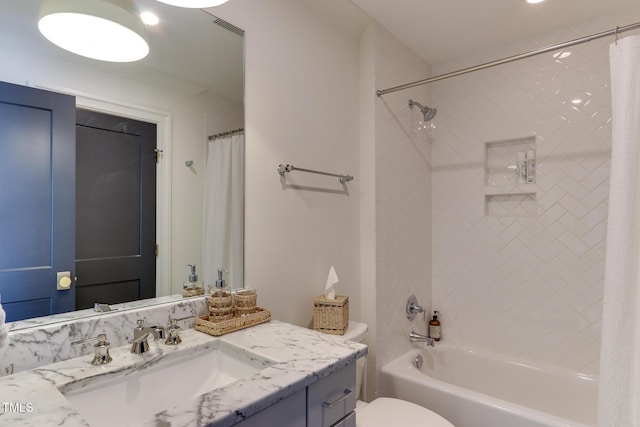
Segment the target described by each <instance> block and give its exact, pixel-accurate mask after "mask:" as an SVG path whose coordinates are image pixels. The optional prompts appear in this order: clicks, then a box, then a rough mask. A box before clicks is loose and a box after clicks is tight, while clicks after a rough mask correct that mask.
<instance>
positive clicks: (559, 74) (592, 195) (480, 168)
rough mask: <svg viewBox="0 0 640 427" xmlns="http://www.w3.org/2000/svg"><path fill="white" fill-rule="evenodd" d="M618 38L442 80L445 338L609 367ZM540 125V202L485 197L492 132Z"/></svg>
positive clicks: (437, 132)
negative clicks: (606, 344) (604, 316)
mask: <svg viewBox="0 0 640 427" xmlns="http://www.w3.org/2000/svg"><path fill="white" fill-rule="evenodd" d="M635 17H636V18H637V15H636V16H635ZM623 18H624V19H622V18H621V17H606V18H602V19H601V20H600V21H599V22H595V23H593V22H589V23H587V24H584V25H582V26H578V27H576V28H572V29H565V30H563V31H560V32H556V33H554V34H549V35H548V36H546V37H541V38H536V39H532V40H527V41H526V42H522V43H514V44H512V45H508V46H506V47H505V48H504V50H500V51H492V52H488V53H486V52H485V53H483V54H478V55H475V56H474V57H472V58H467V59H466V60H465V61H464V63H462V62H457V63H450V64H445V65H444V66H441V67H436V68H435V70H434V72H435V74H440V73H442V72H446V71H449V70H451V69H457V68H463V67H465V66H470V65H474V64H477V63H482V62H487V61H489V60H492V59H496V58H498V57H503V56H507V55H510V54H513V53H516V52H521V51H526V50H531V49H534V48H537V47H540V46H546V45H550V44H553V43H557V42H559V41H564V40H571V39H575V38H578V37H581V36H582V35H586V34H591V33H593V32H597V31H601V30H602V29H603V28H604V29H606V28H608V25H611V24H612V23H613V27H615V26H616V25H621V24H620V22H626V21H627V20H632V19H633V18H634V17H632V16H625V17H623ZM610 43H611V40H605V39H603V40H598V41H593V42H590V43H588V44H585V45H580V46H575V47H572V48H571V49H569V50H570V51H571V55H570V56H568V57H566V58H564V59H558V58H554V57H553V56H552V55H551V54H545V55H540V56H537V57H533V58H530V59H527V60H523V61H518V62H515V63H511V64H507V65H502V66H499V67H496V68H493V69H489V70H484V71H481V72H476V73H472V74H469V75H466V76H461V77H457V78H453V79H449V80H445V81H442V82H438V83H436V84H434V85H433V86H432V102H433V104H434V106H435V107H437V108H438V115H437V118H436V121H435V125H436V128H435V129H434V130H433V131H432V135H431V136H432V162H433V163H432V186H433V200H432V203H433V213H432V216H433V305H434V309H437V310H439V311H441V319H442V321H443V336H444V337H445V339H446V340H449V341H451V342H454V343H458V344H462V345H468V346H472V347H476V348H484V349H487V350H490V351H494V352H498V353H502V354H506V355H510V356H514V357H518V358H522V359H526V360H531V361H537V362H542V363H546V364H551V365H555V366H561V367H566V368H569V369H572V370H576V371H583V372H588V373H597V371H598V364H599V352H600V326H601V323H600V322H601V310H602V306H601V305H602V287H603V277H604V253H605V238H606V221H607V201H608V189H609V187H608V179H609V168H610V144H611V141H610V139H611V137H610V134H611V129H610V119H611V106H610V91H609V61H608V46H609V44H610ZM577 100H580V102H578V101H577ZM529 136H535V138H536V157H537V182H536V194H535V196H534V197H535V198H534V200H533V202H532V201H531V200H520V201H519V202H518V199H517V198H509V197H505V198H500V197H495V198H493V199H492V205H491V207H492V209H488V210H487V209H485V196H484V192H483V191H484V185H485V184H486V182H485V180H486V177H485V167H484V155H485V151H484V150H485V143H487V142H492V141H502V140H509V139H514V138H522V137H529ZM494 179H495V178H494ZM504 181H505V182H503V183H501V184H504V183H506V182H507V181H509V177H508V176H507V177H505V178H504ZM524 202H526V203H527V207H528V209H529V210H526V209H524V208H523V203H524ZM531 203H534V205H533V206H534V210H533V212H531V206H532V205H531Z"/></svg>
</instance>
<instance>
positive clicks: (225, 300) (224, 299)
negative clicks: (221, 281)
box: [209, 292, 233, 308]
mask: <svg viewBox="0 0 640 427" xmlns="http://www.w3.org/2000/svg"><path fill="white" fill-rule="evenodd" d="M209 307H210V308H225V307H233V302H232V300H231V294H230V293H228V292H225V293H223V294H222V296H221V297H220V296H218V293H217V292H216V293H214V294H213V295H211V296H210V297H209Z"/></svg>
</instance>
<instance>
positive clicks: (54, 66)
mask: <svg viewBox="0 0 640 427" xmlns="http://www.w3.org/2000/svg"><path fill="white" fill-rule="evenodd" d="M133 3H135V7H136V9H137V10H138V11H140V12H142V11H151V12H153V13H154V14H156V15H157V16H158V18H159V23H158V24H157V25H153V26H151V25H148V26H147V27H146V28H147V33H148V38H149V45H150V53H149V55H148V56H147V57H146V58H144V59H142V60H140V61H138V62H131V63H109V62H102V61H97V60H93V59H88V58H84V57H80V56H77V55H74V54H72V53H69V52H67V51H64V50H62V49H60V48H58V47H56V46H54V45H53V44H51V43H50V42H48V41H47V40H46V39H44V37H43V36H42V35H41V34H40V33H39V31H38V28H37V21H38V14H39V9H40V0H19V1H16V0H0V55H1V57H2V66H0V82H6V83H8V84H10V85H18V86H22V87H26V88H32V89H37V90H45V91H50V92H55V93H60V94H64V95H70V96H73V97H75V108H76V112H77V120H78V123H77V124H76V129H78V127H79V126H85V127H88V128H90V130H91V132H93V130H94V125H93V124H94V123H97V122H101V123H102V122H104V120H106V122H104V123H109V120H112V121H113V120H114V119H113V118H114V117H115V124H113V126H115V127H118V126H120V128H124V127H126V128H127V129H129V126H130V125H126V126H124V125H122V123H124V120H125V119H126V120H133V121H139V122H141V123H150V124H152V125H153V126H154V128H153V129H154V130H153V131H151V132H152V133H154V134H155V138H156V139H155V148H154V149H153V151H154V156H157V164H156V171H155V180H156V182H155V184H154V186H155V193H156V194H155V196H156V197H155V203H154V204H155V206H154V208H155V215H154V221H155V224H154V230H153V232H154V233H155V243H156V245H157V248H155V249H154V251H155V250H157V253H154V256H155V265H154V269H155V276H154V284H153V286H152V288H153V290H152V291H153V292H152V293H153V295H152V296H154V297H155V298H153V299H149V301H148V303H149V304H153V303H156V302H158V299H160V301H166V300H167V298H173V297H175V298H182V290H183V285H184V283H185V282H187V281H188V280H189V276H190V273H191V267H190V265H195V266H196V268H197V270H196V274H197V275H198V282H200V283H201V284H203V285H204V286H205V287H207V286H209V285H212V284H213V283H214V282H215V280H216V279H217V278H218V272H219V271H221V272H222V274H223V276H224V278H225V280H226V281H227V283H228V284H229V285H230V286H231V287H232V288H241V287H243V281H244V279H243V270H244V262H243V255H244V248H243V242H244V134H243V132H242V129H243V128H244V102H243V101H244V32H243V31H242V30H241V29H239V28H237V27H235V26H233V25H232V23H228V22H226V21H224V20H222V19H220V18H218V17H216V16H215V8H211V9H208V10H200V9H186V8H179V7H173V6H169V5H166V4H164V3H161V2H158V1H155V0H133ZM0 88H1V87H0ZM86 114H89V116H88V117H89V118H87V117H85V115H86ZM93 115H96V116H93ZM103 116H104V117H106V119H104V118H103ZM95 117H98V118H99V119H96V118H95ZM119 118H122V121H121V120H120V119H119ZM82 120H83V122H82V123H80V122H81V121H82ZM87 123H89V124H88V125H87ZM105 126H107V125H105ZM26 127H28V126H26ZM91 132H89V133H88V134H87V135H85V136H84V138H85V139H87V140H89V141H91V142H92V143H93V142H94V141H96V140H98V139H99V137H98V136H94V134H93V133H91ZM76 133H77V138H78V139H79V138H80V134H84V131H78V132H76ZM2 138H4V139H5V140H6V139H7V136H6V135H5V136H4V137H3V136H2V132H0V152H2V153H0V155H1V156H3V157H4V158H7V159H9V158H10V156H7V155H6V154H7V153H6V150H5V149H3V148H2V146H3V141H2ZM80 151H81V150H80V149H78V151H77V153H76V156H77V159H76V161H77V162H79V164H78V166H77V167H76V171H75V173H77V174H79V173H80V170H81V169H85V170H88V173H94V174H96V173H97V171H99V170H100V169H101V168H102V167H103V162H102V160H101V159H102V158H106V157H107V156H105V155H102V154H96V152H95V151H93V152H92V151H91V150H88V151H87V149H84V151H87V153H85V154H82V153H80ZM124 151H125V150H124V149H123V150H122V151H121V152H119V154H122V153H123V152H124ZM133 151H135V150H133ZM26 153H27V154H28V150H27V151H26ZM156 153H157V154H156ZM129 157H130V155H126V156H125V155H124V154H122V155H121V156H120V157H115V158H114V159H112V161H113V163H115V164H118V163H126V162H127V159H128V158H129ZM123 159H124V160H123ZM14 160H15V159H13V160H11V164H13V165H14V167H15V166H17V163H18V162H17V161H14ZM154 161H155V157H154ZM7 162H9V160H7ZM90 162H94V163H90ZM29 163H31V162H30V161H28V159H27V161H26V162H25V161H21V162H19V167H21V168H29V167H30V166H29ZM0 164H2V163H1V162H0ZM230 165H232V166H230ZM17 169H19V168H16V171H14V172H12V175H7V176H9V177H16V176H21V174H20V173H19V172H18V171H17ZM105 170H108V167H106V166H105ZM85 172H86V171H85ZM112 175H113V174H112ZM7 176H4V178H3V179H6V178H7ZM108 178H109V179H111V180H112V181H113V180H115V179H112V178H113V176H109V177H108ZM82 180H84V178H82V179H80V181H82ZM101 180H102V182H104V181H105V180H107V179H106V178H105V177H104V176H103V177H101ZM12 181H14V182H13V183H12V185H14V186H15V188H14V190H18V191H17V192H23V193H24V192H29V191H30V190H29V189H28V188H20V187H18V186H19V185H20V182H21V180H20V179H15V180H12ZM2 185H4V184H2ZM94 187H96V186H95V185H94V186H92V189H93V188H94ZM77 188H80V187H77ZM126 188H129V189H130V188H131V186H130V185H129V186H128V187H126ZM136 191H137V190H136ZM82 192H83V190H82V189H80V190H76V193H77V194H76V197H77V198H78V199H79V198H80V197H81V194H82ZM13 193H16V191H14V192H13ZM107 193H108V192H106V191H104V190H102V191H95V193H91V194H90V195H89V196H90V197H85V198H86V199H91V198H92V197H93V199H97V200H98V201H101V202H102V207H99V208H98V210H100V211H102V213H103V214H105V215H106V217H107V219H106V220H108V219H109V218H110V217H112V216H114V214H113V213H109V209H111V212H115V213H119V212H122V211H126V209H125V208H122V207H121V206H119V205H118V204H117V203H118V202H112V201H111V199H108V194H107ZM230 194H232V195H230ZM96 195H97V197H96ZM85 196H86V195H85ZM3 197H4V199H3ZM12 200H13V199H10V198H8V196H7V195H6V193H5V194H3V193H2V191H1V190H0V210H2V211H3V212H2V213H0V221H9V220H11V218H14V219H15V217H16V215H15V214H12V212H15V210H16V209H18V210H19V209H21V208H22V206H14V205H13V202H12ZM79 206H80V202H79V201H78V207H76V213H75V215H76V219H77V220H78V222H80V221H81V220H82V221H84V223H85V226H86V225H87V224H88V226H89V228H91V229H92V230H93V231H91V232H90V233H89V234H88V238H87V239H85V240H84V241H83V242H82V243H80V242H76V245H75V247H76V248H75V249H76V258H75V259H76V263H75V264H74V265H71V266H69V267H66V268H63V270H65V271H62V273H65V272H68V273H69V275H70V277H71V280H72V284H71V288H72V289H74V290H75V291H76V292H75V293H74V295H75V299H76V301H79V300H81V298H84V299H85V300H86V301H85V302H83V304H84V305H83V306H80V307H77V306H76V307H74V308H76V309H84V308H85V307H86V306H87V301H91V302H102V303H110V304H116V303H118V302H124V301H132V300H135V299H139V300H142V301H141V302H138V303H132V305H133V306H139V305H140V304H145V303H146V302H145V301H144V300H146V299H147V298H148V297H149V294H148V293H146V294H145V293H142V292H138V291H137V290H135V289H137V288H135V283H134V284H133V286H132V289H134V291H133V294H135V292H138V298H131V297H130V295H131V294H132V292H129V290H127V291H126V292H125V293H127V292H129V294H128V296H127V297H126V299H122V300H121V301H117V300H114V301H109V300H108V293H105V292H106V291H104V292H103V291H102V290H100V289H107V287H103V288H100V287H97V286H96V287H94V290H92V291H91V292H89V291H87V292H85V293H84V294H82V292H84V290H83V289H82V288H81V285H82V284H83V278H85V277H86V275H85V274H84V270H83V269H82V267H78V265H79V264H78V263H79V261H80V260H81V259H82V258H86V259H91V260H92V259H94V258H98V257H101V256H103V257H106V258H109V256H110V252H109V250H107V249H106V248H105V244H100V243H97V244H93V242H101V241H102V239H103V238H107V237H109V235H114V234H126V233H119V232H113V231H112V230H109V229H108V228H106V226H104V222H103V221H106V220H101V221H96V220H95V219H94V217H89V219H87V217H86V215H85V214H84V213H82V212H80V207H79ZM97 206H100V204H98V205H97ZM12 215H13V216H12ZM45 216H46V215H45ZM83 218H84V219H83ZM20 221H23V222H24V218H21V219H20ZM25 227H26V228H25V229H36V228H38V227H40V228H45V229H46V228H47V227H49V224H48V223H47V224H46V225H45V226H44V227H43V226H42V224H40V226H38V225H37V224H33V223H28V224H27V225H26V226H25ZM77 227H80V225H77ZM5 228H6V227H5ZM16 229H17V228H16ZM1 230H2V228H1V227H0V235H1V234H2V231H1ZM14 231H15V229H14ZM5 237H6V236H5ZM28 238H29V237H27V236H24V239H23V238H22V236H20V235H18V236H15V235H14V236H12V239H13V241H10V240H9V238H5V239H4V241H3V240H2V239H0V295H2V294H3V292H4V293H6V294H9V293H11V292H13V291H14V290H15V289H19V288H20V287H21V285H22V284H21V281H20V280H14V278H15V277H17V276H12V274H13V272H15V271H18V270H20V269H21V268H22V266H21V265H20V264H17V263H15V262H14V261H13V258H14V257H13V255H12V256H9V254H14V253H15V252H17V251H16V249H15V248H16V247H17V246H15V245H14V242H17V241H19V240H27V239H28ZM129 240H131V241H133V243H134V245H135V244H137V243H136V239H129ZM26 246H27V247H29V245H26ZM18 252H19V251H18ZM130 252H131V254H130V255H131V257H136V256H138V255H139V254H135V253H134V252H135V250H134V251H130ZM147 252H148V251H147ZM3 254H4V256H3ZM47 256H48V255H47ZM43 264H46V263H43ZM45 267H46V266H45ZM111 269H112V270H115V268H111ZM7 272H9V273H11V274H4V275H3V273H7ZM57 273H60V272H59V271H58V272H56V271H51V275H53V276H52V279H51V278H49V279H46V281H47V286H50V287H53V288H56V287H57V286H58V285H59V284H60V283H61V282H60V281H59V278H58V276H57ZM76 278H77V282H75V279H76ZM49 281H50V283H49ZM107 281H108V280H107ZM132 282H133V281H132ZM122 288H123V289H124V285H122ZM85 289H89V288H88V287H87V288H85ZM58 292H68V291H65V290H60V291H58ZM109 292H110V291H109ZM159 297H162V298H159ZM14 299H15V298H14ZM32 299H33V301H36V300H42V301H40V303H41V305H42V306H44V307H46V306H47V304H49V306H50V305H51V303H50V302H47V301H45V300H44V299H43V298H39V297H38V296H34V297H33V298H32ZM24 300H25V301H28V300H29V298H28V297H25V299H24ZM94 300H95V301H94ZM36 302H37V301H36ZM2 304H3V305H5V306H10V305H11V299H10V298H8V297H5V295H2ZM34 304H36V303H34ZM9 311H10V310H7V313H9ZM65 311H68V310H65ZM85 311H87V312H89V311H90V310H87V309H85ZM34 313H36V314H34V315H33V316H22V317H21V318H22V319H24V318H27V317H40V316H42V313H41V312H40V311H38V310H35V311H34ZM52 313H56V310H53V311H52ZM87 315H89V313H87ZM9 320H19V319H17V318H14V319H9ZM40 320H42V322H46V319H38V321H40ZM16 323H20V322H16ZM14 328H18V327H17V326H15V325H14Z"/></svg>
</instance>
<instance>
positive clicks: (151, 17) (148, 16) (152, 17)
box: [140, 11, 160, 25]
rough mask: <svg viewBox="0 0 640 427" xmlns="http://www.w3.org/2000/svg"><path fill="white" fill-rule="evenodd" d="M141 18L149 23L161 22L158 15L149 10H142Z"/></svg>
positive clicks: (156, 23)
mask: <svg viewBox="0 0 640 427" xmlns="http://www.w3.org/2000/svg"><path fill="white" fill-rule="evenodd" d="M140 19H142V22H144V23H145V24H147V25H158V23H159V22H160V19H159V18H158V15H156V14H155V13H153V12H149V11H145V12H142V13H141V14H140Z"/></svg>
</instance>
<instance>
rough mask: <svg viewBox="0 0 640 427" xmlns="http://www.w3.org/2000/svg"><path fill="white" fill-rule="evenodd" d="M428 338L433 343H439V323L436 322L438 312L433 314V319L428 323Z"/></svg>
mask: <svg viewBox="0 0 640 427" xmlns="http://www.w3.org/2000/svg"><path fill="white" fill-rule="evenodd" d="M429 336H430V337H431V338H433V340H434V341H440V321H439V320H438V312H437V311H434V312H433V319H431V320H430V321H429Z"/></svg>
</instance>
